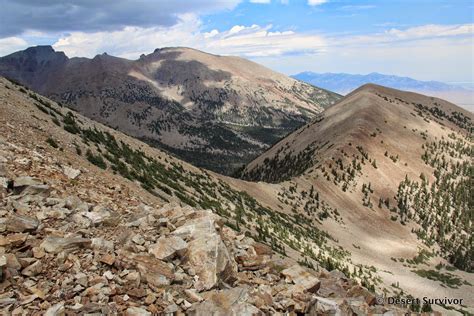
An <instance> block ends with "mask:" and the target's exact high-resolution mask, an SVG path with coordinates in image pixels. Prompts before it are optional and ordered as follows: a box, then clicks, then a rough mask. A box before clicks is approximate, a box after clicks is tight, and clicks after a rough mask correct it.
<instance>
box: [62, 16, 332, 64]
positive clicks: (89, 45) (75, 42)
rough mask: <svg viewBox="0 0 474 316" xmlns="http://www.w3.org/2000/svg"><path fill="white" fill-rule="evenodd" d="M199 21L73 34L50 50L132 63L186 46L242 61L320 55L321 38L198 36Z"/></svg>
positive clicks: (238, 32) (242, 31)
mask: <svg viewBox="0 0 474 316" xmlns="http://www.w3.org/2000/svg"><path fill="white" fill-rule="evenodd" d="M200 29H201V21H200V20H199V19H198V18H197V17H196V16H194V15H183V16H181V17H180V19H179V22H178V23H177V24H176V25H174V26H172V27H153V28H140V27H127V28H125V29H123V30H121V31H115V32H97V33H83V32H73V33H71V34H69V35H67V36H64V37H62V38H60V39H59V40H58V41H57V42H56V43H55V44H54V45H53V46H54V48H55V49H56V50H59V51H64V52H65V53H66V54H67V55H68V56H86V57H92V56H94V55H96V54H100V53H103V52H107V53H109V54H111V55H117V56H121V57H125V58H131V59H135V58H138V56H139V55H140V54H142V53H151V52H152V51H153V50H154V49H155V48H158V47H167V46H186V47H193V48H196V49H200V50H203V51H206V52H210V53H215V54H222V55H239V56H244V57H256V56H280V55H285V54H296V53H317V52H321V51H324V49H325V46H326V43H325V41H324V39H323V37H322V36H319V35H313V34H299V33H295V32H292V31H285V32H272V31H271V29H272V25H267V26H259V25H256V24H254V25H251V26H243V25H235V26H233V27H232V28H230V29H229V30H226V31H221V32H220V31H218V30H212V31H210V32H202V31H201V30H200Z"/></svg>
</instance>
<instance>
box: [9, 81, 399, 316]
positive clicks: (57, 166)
mask: <svg viewBox="0 0 474 316" xmlns="http://www.w3.org/2000/svg"><path fill="white" fill-rule="evenodd" d="M0 114H1V115H0V132H1V133H0V135H2V136H1V138H0V184H1V185H0V195H1V197H2V199H1V201H2V202H1V203H0V212H1V215H2V217H1V219H0V232H1V235H0V271H1V275H0V278H1V283H0V288H1V291H0V292H1V294H0V308H1V309H2V313H5V314H11V315H64V314H68V315H72V314H81V315H82V314H124V315H151V314H173V313H175V314H183V313H186V314H190V315H209V314H213V315H263V314H283V313H284V312H285V313H287V312H289V313H290V314H297V313H307V314H310V315H320V314H327V313H329V314H331V313H337V314H341V315H350V314H354V313H357V314H368V313H378V314H383V313H385V312H388V313H390V314H391V315H393V314H395V315H397V314H399V315H402V314H404V313H405V311H404V310H402V309H398V308H396V307H393V306H383V305H377V304H376V301H375V296H374V295H373V294H372V293H371V292H369V291H368V290H367V289H365V288H364V287H362V286H360V285H359V284H358V282H357V281H355V280H351V279H349V278H348V277H347V276H345V275H344V274H343V273H342V272H340V271H337V270H333V271H331V272H328V271H327V270H326V269H324V268H322V267H319V268H318V272H316V271H314V270H312V269H309V268H307V267H303V266H302V265H300V264H297V263H296V262H295V261H294V260H293V259H290V257H294V258H296V257H297V256H293V255H292V256H290V257H286V256H282V255H281V254H279V253H278V252H281V249H280V250H279V251H278V252H275V250H274V249H272V248H270V247H269V246H267V245H265V244H263V243H261V242H258V241H256V240H255V239H254V238H253V237H252V236H253V234H252V231H251V230H246V232H245V233H244V231H243V230H242V229H241V228H238V229H237V230H234V229H232V228H230V226H235V224H234V225H232V222H230V220H233V218H234V215H233V214H232V213H235V212H236V210H235V205H234V209H232V208H231V207H229V208H228V209H227V210H223V211H226V212H227V213H225V212H224V213H223V214H225V216H220V215H217V214H216V212H215V211H210V210H204V209H202V208H200V207H191V206H189V205H185V204H183V203H181V202H179V199H178V198H177V196H175V194H176V193H173V192H174V191H173V190H174V188H173V186H177V185H182V183H183V182H184V180H181V179H189V178H184V177H191V176H193V177H196V179H198V180H196V182H202V183H203V185H202V186H201V187H199V186H196V188H199V190H201V191H202V192H201V193H199V192H197V191H193V190H191V188H190V187H191V185H192V183H188V187H187V188H186V189H183V190H181V193H182V194H183V195H186V196H180V197H179V198H182V199H185V200H187V201H188V203H189V204H193V201H198V200H197V199H198V196H200V195H199V194H203V195H204V194H207V193H206V192H207V191H206V192H205V189H206V188H217V189H218V190H217V191H215V192H214V194H223V196H224V195H225V196H226V198H227V199H228V200H229V201H230V200H234V203H237V202H239V201H240V202H242V201H244V200H246V199H249V198H248V197H246V195H240V196H239V199H235V198H232V194H236V193H235V192H236V191H235V189H233V188H232V186H229V185H224V184H223V183H222V182H221V180H219V179H218V178H217V177H215V176H213V175H211V174H208V175H207V176H206V174H205V173H204V172H203V171H200V170H198V169H197V168H194V167H192V166H190V165H188V164H186V163H183V162H180V161H179V160H177V159H175V158H173V157H171V156H169V155H167V154H165V153H163V152H160V151H158V150H156V149H153V148H151V147H149V146H147V145H145V144H143V143H141V142H139V141H137V140H135V139H133V138H130V137H127V136H125V135H123V134H121V133H119V132H116V131H114V130H112V129H110V128H107V127H105V126H102V125H101V124H98V123H95V122H92V121H90V120H88V119H87V118H84V117H82V116H81V115H79V114H77V113H72V112H70V110H68V109H66V108H64V107H60V106H58V105H57V104H55V103H53V102H51V101H49V100H47V99H46V98H43V97H41V96H39V95H37V94H35V93H34V92H32V91H29V90H27V89H25V88H23V87H21V86H17V85H15V84H13V83H11V82H8V81H6V80H4V79H1V78H0ZM104 135H106V136H104ZM112 139H113V140H114V141H112ZM103 142H104V143H103ZM112 143H114V144H116V146H118V147H119V148H120V149H121V150H125V148H127V149H126V150H128V153H129V154H130V156H131V157H133V159H137V160H140V158H137V157H142V158H141V159H142V160H148V161H149V163H153V164H155V166H160V165H161V164H163V169H162V170H161V175H162V176H163V177H166V176H167V175H168V173H171V172H172V171H175V170H179V172H180V174H181V176H182V177H183V178H178V177H175V176H173V178H174V181H175V183H171V182H167V181H165V179H166V178H162V180H161V181H162V183H161V190H158V189H155V186H156V185H157V184H156V183H154V182H152V180H150V179H149V180H148V181H150V183H148V184H147V185H145V183H147V181H145V179H141V178H140V175H136V174H135V175H134V174H133V172H134V171H133V170H136V169H135V168H134V166H135V164H139V163H138V162H137V161H133V162H132V161H125V160H124V161H123V164H124V165H123V166H122V165H120V162H119V161H118V160H114V158H113V157H108V158H107V161H103V160H102V159H101V158H99V157H102V156H106V157H107V153H106V151H107V148H108V146H112V145H111V144H112ZM119 152H120V150H117V153H119ZM150 157H154V158H153V159H156V160H154V161H153V162H152V161H150V160H149V159H152V158H150ZM108 159H110V160H108ZM117 159H122V158H117ZM142 163H143V162H142ZM103 164H105V166H104V165H103ZM124 166H127V167H126V168H128V169H127V170H129V173H130V174H129V176H130V179H131V180H129V179H127V177H125V176H124V175H125V174H124V172H125V171H124V169H125V167H124ZM113 171H114V172H113ZM140 184H141V185H140ZM168 185H169V187H168ZM150 186H151V187H150ZM143 187H146V188H147V190H145V189H144V188H143ZM196 190H197V189H196ZM167 192H168V193H169V194H167ZM206 196H207V198H208V199H209V200H208V202H207V203H208V204H209V203H210V202H211V201H217V200H213V199H212V194H209V195H206ZM165 199H167V200H168V202H166V201H165ZM203 199H204V198H203ZM201 203H203V202H201ZM216 203H217V202H214V204H212V203H211V204H210V205H212V207H214V208H216V205H217V204H216ZM252 203H253V207H254V208H255V209H260V210H259V212H265V211H264V209H263V208H262V207H261V206H259V204H258V203H257V202H255V201H254V202H252ZM194 204H196V203H194ZM239 207H243V208H244V210H243V214H240V216H241V217H243V218H248V217H246V212H248V211H250V210H249V209H247V208H246V207H245V204H242V205H239ZM220 212H222V210H220ZM226 216H227V217H226ZM254 217H257V218H258V217H259V215H258V214H257V213H256V214H255V215H254ZM280 220H283V219H280ZM272 221H273V220H267V222H268V223H271V222H272ZM238 223H239V221H237V225H239V224H238ZM244 223H245V221H244V222H241V224H240V225H244ZM250 224H251V223H249V222H247V223H245V225H248V227H251V225H250ZM263 241H265V238H264V239H263ZM266 242H267V243H268V240H267V241H266ZM287 251H290V249H288V250H287Z"/></svg>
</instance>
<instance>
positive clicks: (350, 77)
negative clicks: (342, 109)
mask: <svg viewBox="0 0 474 316" xmlns="http://www.w3.org/2000/svg"><path fill="white" fill-rule="evenodd" d="M292 77H293V78H295V79H298V80H301V81H304V82H307V83H310V84H312V85H315V86H318V87H321V88H324V89H328V90H330V91H334V92H337V93H340V94H343V95H346V94H348V93H349V92H351V91H353V90H355V89H357V88H358V87H360V86H362V85H364V84H367V83H374V84H378V85H382V86H386V87H390V88H394V89H398V90H406V91H412V92H418V93H422V94H426V95H430V96H435V97H439V98H443V99H446V100H448V101H451V102H454V103H456V104H458V105H461V106H462V107H464V108H467V109H469V110H471V111H472V110H473V109H474V89H470V88H467V87H463V86H460V85H452V84H447V83H443V82H439V81H420V80H416V79H413V78H409V77H399V76H393V75H384V74H380V73H376V72H373V73H370V74H367V75H358V74H355V75H354V74H347V73H315V72H310V71H305V72H301V73H299V74H296V75H293V76H292Z"/></svg>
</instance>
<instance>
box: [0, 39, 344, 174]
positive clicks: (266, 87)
mask: <svg viewBox="0 0 474 316" xmlns="http://www.w3.org/2000/svg"><path fill="white" fill-rule="evenodd" d="M0 75H2V76H5V77H7V78H11V79H15V80H17V81H19V82H21V83H22V84H24V85H26V86H28V87H30V88H31V89H33V90H35V91H36V92H39V93H41V94H43V95H46V96H48V97H50V98H52V99H54V100H56V101H60V102H62V103H64V104H67V105H68V106H70V107H72V108H73V109H75V110H76V111H78V112H80V113H82V114H84V115H85V116H87V117H89V118H92V119H94V120H96V121H99V122H102V123H104V124H106V125H108V126H110V127H113V128H115V129H118V130H120V131H122V132H124V133H126V134H128V135H131V136H133V137H136V138H139V139H141V140H143V141H145V142H147V143H149V144H151V145H153V146H157V147H159V148H162V149H166V150H168V151H170V152H172V153H174V154H175V155H177V156H178V157H180V158H181V159H184V160H186V161H188V162H191V163H193V164H194V165H196V166H199V167H204V168H206V169H209V170H214V171H218V172H220V173H226V174H230V173H232V171H233V170H235V169H236V168H237V167H240V166H241V165H242V164H243V163H244V162H247V161H250V160H251V159H252V158H254V157H256V156H257V155H258V154H260V153H262V152H263V151H264V150H265V149H266V148H268V147H269V146H270V145H271V144H273V143H274V142H276V141H277V140H279V139H280V138H281V137H284V136H285V135H287V134H288V133H289V132H291V131H293V130H294V129H295V128H297V127H300V126H301V125H303V124H305V123H306V122H308V121H309V120H310V119H311V118H312V117H314V116H315V115H317V114H318V113H319V112H321V111H322V109H323V108H324V107H327V106H329V105H330V104H332V103H334V102H335V101H336V100H338V99H339V97H340V96H339V95H337V94H335V93H331V92H328V91H326V90H322V89H319V88H317V87H314V86H311V85H309V84H306V83H303V82H300V81H297V80H295V79H292V78H289V77H287V76H285V75H282V74H279V73H276V72H274V71H271V70H270V69H267V68H265V67H263V66H260V65H258V64H256V63H253V62H250V61H248V60H245V59H242V58H237V57H223V56H216V55H211V54H206V53H204V52H200V51H197V50H193V49H189V48H164V49H157V50H155V51H154V52H153V53H151V54H149V55H142V56H141V57H140V58H139V59H138V60H127V59H123V58H117V57H113V56H109V55H107V54H103V55H98V56H96V57H94V58H93V59H88V58H68V57H67V56H66V55H65V54H64V53H62V52H55V51H54V50H53V48H52V47H50V46H38V47H31V48H28V49H26V50H24V51H19V52H16V53H13V54H10V55H8V56H5V57H0Z"/></svg>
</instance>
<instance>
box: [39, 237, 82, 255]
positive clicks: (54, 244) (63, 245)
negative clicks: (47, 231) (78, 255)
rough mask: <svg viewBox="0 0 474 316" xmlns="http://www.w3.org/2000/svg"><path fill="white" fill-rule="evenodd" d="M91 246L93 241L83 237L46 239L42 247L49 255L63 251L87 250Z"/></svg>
mask: <svg viewBox="0 0 474 316" xmlns="http://www.w3.org/2000/svg"><path fill="white" fill-rule="evenodd" d="M90 245H91V240H90V239H87V238H81V237H67V238H62V237H46V238H45V240H44V241H43V242H42V243H41V247H42V248H43V249H44V250H45V251H46V252H49V253H60V252H61V251H63V250H72V249H75V248H85V247H89V246H90Z"/></svg>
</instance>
